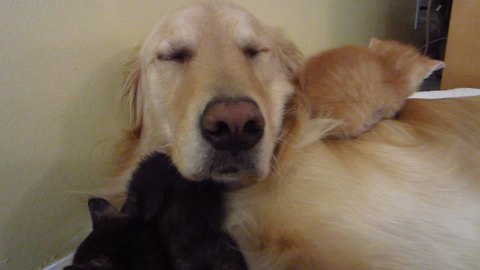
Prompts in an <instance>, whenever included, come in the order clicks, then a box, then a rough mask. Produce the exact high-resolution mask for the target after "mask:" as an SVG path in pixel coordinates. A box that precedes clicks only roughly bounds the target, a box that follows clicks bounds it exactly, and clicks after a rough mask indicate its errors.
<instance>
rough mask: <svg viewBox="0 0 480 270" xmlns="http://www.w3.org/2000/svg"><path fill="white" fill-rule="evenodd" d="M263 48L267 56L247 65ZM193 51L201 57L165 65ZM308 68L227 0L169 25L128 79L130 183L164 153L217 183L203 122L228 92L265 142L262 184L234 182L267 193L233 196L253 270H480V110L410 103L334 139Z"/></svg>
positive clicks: (233, 218)
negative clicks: (249, 108) (146, 161)
mask: <svg viewBox="0 0 480 270" xmlns="http://www.w3.org/2000/svg"><path fill="white" fill-rule="evenodd" d="M252 44H253V45H255V46H257V48H258V49H260V51H261V52H260V53H259V55H258V56H257V57H255V58H254V59H247V58H246V56H245V54H244V53H243V51H242V50H243V49H244V48H245V46H246V45H252ZM179 48H180V49H181V48H188V49H189V50H191V51H192V52H193V55H192V58H191V59H189V60H188V61H186V62H183V63H179V62H175V61H166V60H165V58H166V56H169V54H170V53H172V52H175V51H178V49H179ZM159 58H160V59H159ZM167 58H168V57H167ZM300 61H301V58H300V56H299V52H298V50H297V49H296V47H295V46H294V45H293V44H292V43H291V42H290V41H288V40H287V39H285V38H284V37H283V36H282V35H281V34H280V33H278V31H276V30H274V29H272V28H270V27H268V26H265V25H263V24H262V23H260V22H258V21H257V20H256V19H255V18H253V17H252V16H251V15H250V14H248V13H247V12H246V11H244V10H243V9H241V8H238V7H236V6H234V5H231V4H228V3H225V2H219V1H214V2H208V3H200V4H194V5H191V6H189V7H186V8H185V9H182V10H180V11H178V12H176V13H174V14H172V15H171V16H170V17H168V18H166V19H165V20H164V21H163V22H162V23H161V24H159V25H158V26H157V27H156V28H155V29H154V31H153V32H152V33H151V34H150V36H149V37H148V38H147V39H146V41H145V43H144V45H143V46H142V49H141V50H140V53H139V56H138V59H136V60H135V61H134V64H133V66H132V69H131V73H130V74H129V76H128V80H127V83H126V95H127V96H129V98H130V104H131V110H132V113H131V115H132V121H131V126H130V130H129V131H128V132H127V133H126V139H125V140H124V150H123V152H122V153H123V154H122V156H121V158H122V161H121V166H120V176H119V178H120V181H119V183H118V184H119V185H122V187H123V186H124V185H125V184H126V181H127V180H128V179H129V177H130V173H131V171H132V170H133V169H134V168H135V166H136V164H137V162H138V161H139V160H140V159H141V158H142V157H143V156H144V155H146V154H148V153H150V152H152V151H161V152H165V153H167V154H169V155H170V156H171V157H172V159H173V161H174V163H175V165H176V166H177V167H178V168H179V170H180V172H181V173H182V174H183V175H184V176H186V177H187V178H190V179H192V180H200V179H202V178H205V177H213V178H215V177H216V176H215V175H207V174H205V172H204V170H203V169H202V167H203V166H204V164H205V161H206V160H207V159H208V147H209V146H208V145H207V144H206V143H205V142H204V141H203V140H202V138H201V136H200V132H199V130H198V119H199V117H200V114H201V113H202V111H203V109H204V108H205V106H206V104H207V103H208V102H209V101H210V100H211V99H212V98H215V97H217V96H228V97H239V96H248V97H250V98H252V99H253V100H255V102H257V103H258V105H259V109H260V111H261V112H262V113H263V115H264V116H265V120H266V129H265V136H264V137H263V138H262V140H261V141H260V143H259V146H258V151H257V152H256V153H257V154H256V156H255V157H254V158H255V159H256V160H257V165H258V167H257V171H256V174H254V175H252V174H241V173H240V174H239V175H237V177H234V178H232V179H227V180H229V181H233V180H239V181H241V180H246V181H247V182H255V183H254V184H252V185H251V186H249V187H247V188H245V189H242V190H239V191H236V192H232V193H230V194H229V195H228V199H229V201H228V205H229V214H228V221H227V224H226V227H227V229H228V231H230V232H231V233H232V234H233V235H234V236H235V238H236V239H237V240H238V242H239V243H240V246H241V248H242V251H243V252H244V254H245V256H246V258H247V261H248V263H249V265H250V269H253V270H255V269H275V270H280V269H480V256H479V255H480V179H479V178H480V143H479V138H480V131H479V127H480V110H479V106H480V105H479V103H480V101H478V100H474V101H464V100H443V101H414V100H413V101H409V102H408V103H407V105H406V108H405V109H404V111H403V112H402V114H401V117H400V119H399V120H386V121H382V122H381V123H379V125H378V126H377V127H375V129H374V130H372V131H371V132H369V133H366V134H364V135H362V136H361V137H360V138H358V139H355V140H351V141H338V142H329V143H327V142H323V141H321V140H320V139H321V138H322V136H324V135H325V134H328V131H329V129H331V128H332V127H333V126H334V123H332V121H329V120H328V119H322V118H318V119H316V120H310V119H309V117H308V115H309V112H308V111H306V110H307V108H308V107H307V103H308V101H305V100H303V99H302V97H301V96H299V94H298V93H296V92H295V89H296V87H297V84H296V78H295V72H296V71H297V68H298V66H299V64H300ZM222 180H224V179H222Z"/></svg>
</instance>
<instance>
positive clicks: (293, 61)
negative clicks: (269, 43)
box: [270, 28, 303, 81]
mask: <svg viewBox="0 0 480 270" xmlns="http://www.w3.org/2000/svg"><path fill="white" fill-rule="evenodd" d="M270 34H272V36H273V40H274V42H275V45H274V47H275V53H276V54H277V56H278V57H279V58H280V61H281V62H282V65H283V68H284V69H285V71H286V73H287V75H288V76H289V78H290V79H291V80H294V81H297V79H298V78H297V75H298V70H299V69H300V67H301V63H302V61H303V55H302V53H301V52H300V50H299V49H298V47H297V46H296V45H295V44H294V43H293V42H292V41H291V40H290V39H288V38H287V37H285V35H284V34H283V33H282V31H280V30H279V29H274V28H272V29H270Z"/></svg>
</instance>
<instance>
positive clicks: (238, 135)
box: [200, 99, 265, 154]
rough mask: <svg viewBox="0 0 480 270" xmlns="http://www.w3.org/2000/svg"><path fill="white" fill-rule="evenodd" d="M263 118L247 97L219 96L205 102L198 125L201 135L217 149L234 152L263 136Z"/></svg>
mask: <svg viewBox="0 0 480 270" xmlns="http://www.w3.org/2000/svg"><path fill="white" fill-rule="evenodd" d="M264 127H265V119H264V118H263V115H262V113H261V112H260V110H259V109H258V106H257V104H256V103H255V102H254V101H252V100H250V99H222V100H215V101H213V102H211V103H210V104H208V106H207V107H206V108H205V111H204V112H203V115H202V119H201V123H200V128H201V131H202V136H203V138H205V140H207V141H208V142H209V143H210V144H211V145H212V146H213V147H215V148H216V149H218V150H224V151H229V152H231V153H232V154H237V153H238V152H240V151H242V150H249V149H251V148H252V147H253V146H255V144H257V143H258V141H259V140H260V139H261V138H262V136H263V129H264Z"/></svg>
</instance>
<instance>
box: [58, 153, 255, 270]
mask: <svg viewBox="0 0 480 270" xmlns="http://www.w3.org/2000/svg"><path fill="white" fill-rule="evenodd" d="M224 189H225V187H224V185H223V184H221V183H216V182H213V181H211V180H204V181H201V182H192V181H188V180H186V179H184V178H183V177H182V176H181V175H180V174H179V173H178V171H177V169H176V168H175V167H174V166H173V164H172V162H171V161H170V159H169V158H168V157H167V156H166V155H163V154H160V153H154V154H153V155H151V156H150V157H148V158H146V159H145V160H144V161H143V162H141V163H140V165H139V167H138V169H137V170H136V171H135V172H134V173H133V178H132V181H131V183H130V186H129V193H128V198H127V200H126V202H125V204H124V206H123V207H122V210H121V213H117V214H111V213H112V212H114V211H112V210H111V209H110V208H109V207H108V206H106V205H104V204H103V203H101V202H99V201H98V200H101V199H92V200H97V201H94V202H89V206H90V211H91V214H92V220H93V221H94V222H93V223H94V230H93V232H92V233H91V234H90V235H89V236H88V237H87V239H86V240H85V241H84V242H83V243H82V244H81V245H80V247H79V249H78V250H77V252H76V254H75V259H74V266H70V267H78V266H85V265H87V266H88V263H90V264H91V263H92V262H93V261H94V260H95V259H98V258H99V256H100V255H102V256H103V257H101V258H104V259H103V260H105V258H108V259H109V261H110V262H111V263H110V265H115V267H113V268H66V269H68V270H76V269H79V270H80V269H82V270H111V269H112V270H113V269H119V270H130V269H132V270H136V269H145V270H147V269H153V268H155V269H178V270H207V269H212V270H224V269H225V270H227V269H229V270H243V269H247V266H246V263H245V260H244V258H243V256H242V253H241V252H240V251H239V250H238V246H237V244H236V243H235V241H234V240H233V239H232V238H231V237H230V236H229V235H228V234H227V233H226V232H225V231H224V230H223V229H222V224H223V220H224V214H225V209H224V199H223V192H224ZM105 202H106V201H105ZM107 204H108V203H107ZM92 205H94V206H96V207H93V208H94V209H97V208H98V209H101V211H100V213H97V212H96V211H92ZM129 246H131V248H129ZM77 265H78V266H77ZM148 267H151V268H148Z"/></svg>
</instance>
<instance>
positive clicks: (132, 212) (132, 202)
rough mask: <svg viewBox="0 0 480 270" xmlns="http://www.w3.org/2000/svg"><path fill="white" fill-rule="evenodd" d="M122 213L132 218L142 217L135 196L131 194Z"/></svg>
mask: <svg viewBox="0 0 480 270" xmlns="http://www.w3.org/2000/svg"><path fill="white" fill-rule="evenodd" d="M120 213H122V214H127V215H128V216H130V217H136V216H140V209H139V208H138V203H137V200H136V198H135V196H133V195H131V194H129V195H128V197H127V199H126V200H125V203H124V204H123V206H122V209H121V210H120Z"/></svg>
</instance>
